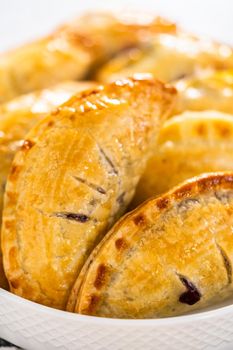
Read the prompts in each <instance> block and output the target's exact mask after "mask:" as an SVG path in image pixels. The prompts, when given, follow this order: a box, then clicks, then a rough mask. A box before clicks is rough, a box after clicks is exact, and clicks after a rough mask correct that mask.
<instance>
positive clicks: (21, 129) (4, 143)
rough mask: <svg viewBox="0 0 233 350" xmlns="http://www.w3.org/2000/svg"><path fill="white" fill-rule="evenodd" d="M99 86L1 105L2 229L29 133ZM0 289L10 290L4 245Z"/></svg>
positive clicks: (60, 88)
mask: <svg viewBox="0 0 233 350" xmlns="http://www.w3.org/2000/svg"><path fill="white" fill-rule="evenodd" d="M94 86H96V84H95V83H92V82H66V83H61V84H59V85H55V86H54V87H51V88H50V89H46V90H42V91H38V92H35V93H31V94H28V95H22V96H20V97H17V98H15V99H14V100H12V101H10V102H8V103H5V104H2V105H0V136H1V137H0V164H1V168H0V228H1V222H2V207H3V194H4V191H5V185H6V179H7V176H8V173H9V170H10V166H11V163H12V160H13V157H14V155H15V153H16V151H17V150H18V149H19V148H20V146H21V145H22V142H23V141H22V140H23V138H24V136H25V135H26V134H27V132H28V131H29V130H30V129H31V128H32V126H34V125H35V124H36V123H37V122H38V121H39V120H40V119H42V117H43V116H45V115H46V114H47V113H49V112H50V111H52V110H53V108H55V107H57V106H59V105H60V104H62V103H64V102H66V101H67V100H68V99H69V98H70V97H71V96H72V95H74V94H75V93H78V92H79V91H83V90H86V89H88V88H93V87H94ZM0 288H7V281H6V278H5V275H4V272H3V267H2V255H1V244H0Z"/></svg>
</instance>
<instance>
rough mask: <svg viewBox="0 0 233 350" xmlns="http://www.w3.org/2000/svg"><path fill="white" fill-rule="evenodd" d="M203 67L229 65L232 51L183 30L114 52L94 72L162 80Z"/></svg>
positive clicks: (103, 78) (101, 77) (104, 78)
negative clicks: (120, 52) (110, 57)
mask: <svg viewBox="0 0 233 350" xmlns="http://www.w3.org/2000/svg"><path fill="white" fill-rule="evenodd" d="M203 68H205V69H206V68H215V69H224V68H233V51H232V49H231V48H230V47H229V46H227V45H223V44H218V43H215V42H212V41H210V40H205V39H200V38H196V37H193V36H190V35H186V34H184V33H178V34H177V35H169V34H160V35H157V36H156V37H155V38H154V39H153V40H151V41H150V42H149V43H147V44H146V45H144V46H141V47H138V48H133V49H130V50H128V52H123V53H122V54H119V55H117V56H116V57H114V58H113V59H112V60H110V61H109V62H107V63H106V65H104V66H103V67H102V68H101V69H100V70H99V72H98V74H97V79H98V80H100V81H105V82H106V81H114V80H115V79H118V78H121V77H125V76H126V77H127V76H131V75H133V74H135V73H150V74H153V75H154V77H155V78H158V79H161V80H164V81H174V80H178V79H180V78H182V77H184V76H188V75H191V74H193V73H195V72H197V71H198V70H200V69H203Z"/></svg>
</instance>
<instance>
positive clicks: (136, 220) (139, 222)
mask: <svg viewBox="0 0 233 350" xmlns="http://www.w3.org/2000/svg"><path fill="white" fill-rule="evenodd" d="M133 221H134V223H135V225H137V226H142V225H144V224H145V222H146V218H145V216H144V215H143V214H138V215H137V216H136V217H135V218H134V219H133Z"/></svg>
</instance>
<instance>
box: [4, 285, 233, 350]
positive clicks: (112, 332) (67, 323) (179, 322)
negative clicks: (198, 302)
mask: <svg viewBox="0 0 233 350" xmlns="http://www.w3.org/2000/svg"><path fill="white" fill-rule="evenodd" d="M226 304H227V303H226ZM228 304H229V305H225V306H220V307H218V308H216V309H213V310H208V311H203V312H200V313H196V314H193V315H186V316H180V317H173V318H165V319H156V320H116V319H107V318H98V317H91V316H83V315H77V314H71V313H68V312H64V311H58V310H54V309H50V308H48V307H45V306H41V305H39V304H36V303H32V302H30V301H27V300H25V299H22V298H19V297H17V296H15V295H13V294H10V293H9V292H6V291H4V290H1V289H0V336H1V337H3V338H5V339H6V340H8V341H10V342H12V343H14V344H17V345H18V346H21V347H23V348H24V349H33V350H55V349H68V350H157V349H159V350H191V349H192V350H194V349H195V350H202V349H209V350H213V349H221V350H232V349H233V305H230V302H228Z"/></svg>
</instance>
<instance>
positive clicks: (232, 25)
mask: <svg viewBox="0 0 233 350" xmlns="http://www.w3.org/2000/svg"><path fill="white" fill-rule="evenodd" d="M96 8H97V9H98V8H99V9H111V8H113V9H115V10H121V11H126V10H140V11H143V12H146V11H150V12H151V11H153V12H155V13H158V14H161V15H164V16H166V17H168V18H171V19H174V20H176V21H178V22H179V23H181V24H182V25H183V26H184V27H185V28H187V29H189V30H192V31H194V32H196V33H200V34H206V35H209V36H211V37H213V38H216V39H219V40H223V41H225V42H229V43H231V44H233V0H128V1H127V0H123V1H121V0H95V1H94V0H0V51H3V50H5V49H8V48H11V47H13V46H15V45H18V44H20V43H22V42H23V41H27V40H30V39H32V38H34V37H37V36H40V35H42V34H46V33H47V32H48V31H49V30H51V29H52V28H54V27H55V26H56V25H58V24H59V23H61V22H62V21H64V20H67V19H69V18H72V17H75V16H77V15H79V14H80V13H81V12H83V11H84V10H85V9H87V10H94V9H96Z"/></svg>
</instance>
